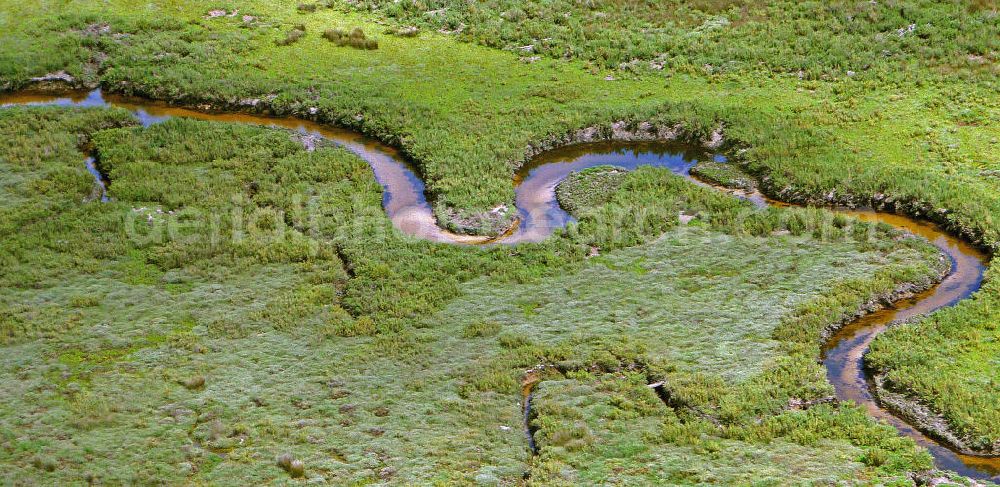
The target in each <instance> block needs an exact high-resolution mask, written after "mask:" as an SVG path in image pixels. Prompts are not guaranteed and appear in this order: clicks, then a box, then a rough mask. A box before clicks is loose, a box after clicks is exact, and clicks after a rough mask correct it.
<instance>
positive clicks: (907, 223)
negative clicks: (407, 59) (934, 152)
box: [0, 90, 1000, 481]
mask: <svg viewBox="0 0 1000 487" xmlns="http://www.w3.org/2000/svg"><path fill="white" fill-rule="evenodd" d="M31 104H40V105H41V104H44V105H67V106H69V105H73V106H116V107H121V108H125V109H128V110H130V111H132V112H133V113H134V114H135V115H136V117H137V118H138V119H139V121H140V122H141V123H142V124H143V125H151V124H155V123H159V122H162V121H164V120H167V119H169V118H171V117H185V118H194V119H199V120H212V121H219V122H233V123H246V124H252V125H262V126H274V127H284V128H288V129H292V130H295V131H298V132H300V133H302V134H303V135H305V136H314V137H323V138H325V139H328V140H330V141H332V142H334V143H336V144H338V145H341V146H343V147H345V148H347V149H348V150H350V151H351V152H353V153H355V154H357V155H358V156H360V157H361V158H362V159H364V160H365V161H367V162H368V164H369V165H370V166H371V168H372V171H373V172H374V174H375V179H376V180H378V182H379V183H380V184H381V185H382V187H383V188H384V193H383V201H382V204H383V207H384V208H385V212H386V214H387V215H388V217H389V218H390V219H391V220H392V222H393V224H394V225H395V226H396V227H397V228H398V229H400V230H401V231H403V232H405V233H407V234H410V235H413V236H416V237H420V238H425V239H429V240H434V241H439V242H455V243H487V242H498V243H517V242H528V241H538V240H541V239H544V238H545V237H547V236H549V235H550V234H551V233H552V232H553V231H554V230H555V229H556V228H561V227H563V226H565V225H566V223H568V222H569V221H571V220H572V217H570V215H569V214H567V213H566V212H565V211H564V210H563V209H562V208H560V207H559V204H558V202H557V201H556V198H555V187H556V185H557V184H558V183H559V182H560V181H562V180H563V179H564V178H565V177H566V176H567V175H569V174H570V173H571V172H573V171H578V170H581V169H585V168H588V167H593V166H597V165H604V164H613V165H616V166H622V167H626V168H629V169H632V168H636V167H639V166H644V165H651V166H658V167H665V168H669V169H670V170H671V171H673V172H674V173H676V174H680V175H684V176H687V177H690V174H689V171H690V169H691V167H692V166H694V164H695V163H696V162H697V161H699V160H705V159H706V158H712V159H716V160H724V157H723V156H722V155H720V154H715V153H712V152H710V151H707V150H705V149H702V148H698V147H694V146H691V145H686V144H681V143H675V142H655V143H647V142H642V143H613V142H609V143H595V144H586V145H576V146H569V147H565V148H561V149H556V150H553V151H549V152H546V153H544V154H541V155H539V156H537V157H535V158H534V159H533V160H532V161H531V162H530V163H529V164H527V165H525V166H524V167H523V168H522V169H521V170H520V171H518V173H517V174H516V175H515V180H514V184H515V204H516V206H517V211H518V217H519V218H518V222H519V223H518V225H517V226H516V227H514V228H512V229H511V231H509V232H508V233H507V234H504V235H501V236H500V237H498V238H493V239H488V238H483V237H473V236H467V235H458V234H454V233H451V232H448V231H447V230H444V229H442V228H440V227H438V226H437V224H436V220H435V218H434V215H433V211H432V209H431V206H430V204H429V203H428V202H427V199H426V197H425V195H424V183H423V181H422V180H421V179H420V178H419V177H418V176H417V172H416V171H415V170H414V168H413V167H411V166H410V165H409V164H408V163H407V162H406V161H405V160H404V158H403V157H401V155H400V153H399V151H398V150H396V149H394V148H392V147H389V146H387V145H385V144H382V143H380V142H377V141H375V140H372V139H370V138H367V137H364V136H362V135H360V134H358V133H356V132H353V131H350V130H346V129H339V128H335V127H330V126H325V125H320V124H317V123H313V122H309V121H304V120H298V119H291V118H270V117H265V116H258V115H250V114H243V113H206V112H201V111H197V110H191V109H186V108H179V107H172V106H169V105H166V104H163V103H159V102H153V101H147V100H135V99H129V98H122V97H117V96H104V95H103V94H102V93H101V91H100V90H94V91H91V92H86V93H82V92H81V93H72V94H66V95H52V94H47V93H17V94H6V95H0V106H3V107H7V106H14V105H31ZM86 164H87V169H88V170H89V171H91V174H93V175H94V178H95V181H96V184H98V185H99V186H100V188H101V191H102V193H101V196H102V200H106V199H107V197H108V188H107V187H106V185H105V183H106V181H105V180H104V178H103V176H102V175H101V174H100V173H99V172H98V171H97V170H96V169H95V168H94V166H93V160H92V159H89V158H88V160H87V163H86ZM111 193H112V194H113V182H112V188H111ZM736 196H738V197H743V198H747V199H750V200H751V201H753V202H754V203H756V204H758V205H763V204H768V203H769V202H770V201H769V200H767V199H766V198H764V197H762V196H761V195H759V194H742V193H736ZM834 211H838V212H841V213H844V214H847V215H849V216H853V217H857V218H860V219H863V220H869V221H880V222H884V223H887V224H890V225H892V226H894V227H896V228H899V229H903V230H906V231H909V232H912V233H914V234H917V235H920V236H923V237H925V238H927V239H928V240H929V241H930V242H931V243H933V244H934V245H935V246H937V247H938V248H939V249H941V251H942V252H944V253H945V254H946V255H947V256H948V257H949V258H950V259H951V262H952V267H951V272H950V273H949V274H948V275H947V277H946V278H945V279H944V280H943V281H942V282H941V283H939V284H938V285H936V286H934V287H933V288H931V289H929V290H927V291H925V292H923V293H920V294H918V295H916V296H914V297H912V298H910V299H905V300H902V301H900V302H897V303H895V304H894V305H893V306H892V307H890V308H888V309H884V310H881V311H877V312H875V313H871V314H868V315H865V316H863V317H861V318H859V319H857V320H855V321H854V322H852V323H850V324H848V325H847V326H845V327H843V328H841V329H840V330H839V331H838V332H837V333H835V334H834V335H833V336H832V337H831V338H830V339H829V340H828V341H827V342H826V343H825V344H824V346H823V363H824V365H825V366H826V369H827V376H828V378H829V380H830V382H831V383H833V385H834V388H835V390H836V395H837V398H838V399H841V400H850V401H854V402H856V403H858V404H860V405H862V406H863V407H864V408H866V409H867V410H868V412H869V414H871V415H872V416H873V417H875V418H878V419H879V420H882V421H884V422H886V423H888V424H891V425H892V426H894V427H895V428H896V429H897V430H898V431H899V432H900V434H903V435H906V436H909V437H911V438H913V439H914V440H916V442H917V443H919V444H920V445H922V446H924V447H926V448H927V449H928V450H929V451H930V452H931V454H932V455H933V457H934V461H935V464H936V465H937V466H938V467H940V468H945V469H949V470H954V471H956V472H958V473H960V474H962V475H966V476H969V477H973V478H978V479H991V480H994V481H1000V458H998V457H977V456H970V455H962V454H958V453H956V452H954V451H952V450H951V449H949V448H948V447H946V446H944V445H942V444H940V443H938V442H937V441H935V440H933V439H931V438H929V437H927V436H926V435H924V434H923V433H921V432H920V431H918V430H917V429H916V428H914V427H913V426H911V425H909V424H907V423H906V422H905V421H903V420H902V419H900V418H898V417H896V416H895V415H893V414H892V413H891V412H889V411H888V410H886V409H884V408H882V407H881V406H879V404H878V402H877V401H876V400H875V398H874V397H873V396H872V393H871V390H870V384H869V377H868V376H867V374H866V371H865V369H864V367H863V355H864V353H865V352H866V351H867V350H868V346H869V344H870V343H871V341H872V340H873V339H874V338H875V336H877V335H878V334H879V333H881V332H882V331H884V330H885V329H886V328H887V327H888V326H889V324H890V323H892V322H894V321H896V320H902V319H908V318H912V317H915V316H918V315H922V314H926V313H930V312H933V311H935V310H937V309H939V308H942V307H945V306H951V305H954V304H955V303H957V302H958V301H961V300H962V299H965V298H967V297H969V296H970V295H971V294H972V293H973V292H975V291H976V290H977V289H979V286H980V284H981V283H982V279H983V271H984V269H985V266H986V263H987V256H986V255H984V254H983V253H982V252H979V251H978V250H977V249H975V248H973V247H972V246H971V245H969V244H967V243H966V242H964V241H962V240H959V239H957V238H955V237H952V236H951V235H949V234H947V233H945V232H944V231H942V230H941V229H940V228H938V227H937V226H935V225H931V224H928V223H925V222H921V221H918V220H914V219H911V218H907V217H903V216H898V215H893V214H887V213H880V212H874V211H858V210H847V209H834Z"/></svg>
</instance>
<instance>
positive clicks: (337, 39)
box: [323, 27, 378, 50]
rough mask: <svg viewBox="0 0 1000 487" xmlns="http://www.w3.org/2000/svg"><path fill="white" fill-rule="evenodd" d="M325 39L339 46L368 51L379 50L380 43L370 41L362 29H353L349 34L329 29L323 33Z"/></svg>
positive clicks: (340, 30)
mask: <svg viewBox="0 0 1000 487" xmlns="http://www.w3.org/2000/svg"><path fill="white" fill-rule="evenodd" d="M323 38H324V39H326V40H328V41H330V42H333V43H334V44H336V45H338V46H351V47H353V48H355V49H367V50H374V49H378V41H376V40H375V39H369V38H368V37H367V36H366V35H365V32H364V31H363V30H361V28H360V27H355V28H354V29H351V32H349V33H348V32H345V31H344V30H342V29H327V30H325V31H323Z"/></svg>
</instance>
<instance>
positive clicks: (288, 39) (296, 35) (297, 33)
mask: <svg viewBox="0 0 1000 487" xmlns="http://www.w3.org/2000/svg"><path fill="white" fill-rule="evenodd" d="M301 27H302V28H299V26H296V27H295V28H293V29H292V30H290V31H288V34H286V35H285V38H284V39H279V40H276V41H274V43H275V44H277V45H279V46H290V45H292V44H295V43H296V42H299V40H301V39H302V38H303V37H305V35H306V31H305V26H301Z"/></svg>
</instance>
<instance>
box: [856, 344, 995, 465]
mask: <svg viewBox="0 0 1000 487" xmlns="http://www.w3.org/2000/svg"><path fill="white" fill-rule="evenodd" d="M896 326H905V325H904V324H900V325H896ZM869 371H870V374H871V375H870V377H871V381H870V382H871V391H872V393H873V395H874V396H875V398H876V399H877V400H878V402H879V404H881V405H883V406H885V407H886V408H887V409H889V410H890V411H892V413H893V414H895V415H897V416H899V417H901V418H903V419H904V420H906V422H907V423H910V424H911V425H913V426H915V427H916V428H917V429H919V430H920V431H922V432H923V433H924V434H926V435H927V436H930V437H931V438H934V439H935V440H937V441H940V442H941V443H944V444H946V445H947V446H948V447H949V448H951V449H952V450H955V451H957V452H958V453H961V454H963V455H970V456H979V457H993V456H998V455H1000V440H997V441H995V442H994V443H993V445H992V446H991V447H990V448H984V449H977V448H973V447H972V446H970V445H972V444H974V442H973V441H972V439H971V438H969V436H968V435H961V434H959V433H958V432H956V431H954V430H953V429H952V428H951V425H950V424H949V423H948V420H947V419H945V418H944V416H942V415H941V414H939V413H937V412H935V411H934V410H933V409H931V407H930V406H928V405H925V404H923V403H921V402H920V400H919V399H918V398H916V397H913V396H910V395H908V394H906V393H903V392H896V391H893V390H892V389H890V388H889V387H888V386H887V385H886V374H885V373H884V372H879V371H875V370H871V369H869Z"/></svg>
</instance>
